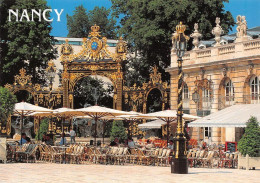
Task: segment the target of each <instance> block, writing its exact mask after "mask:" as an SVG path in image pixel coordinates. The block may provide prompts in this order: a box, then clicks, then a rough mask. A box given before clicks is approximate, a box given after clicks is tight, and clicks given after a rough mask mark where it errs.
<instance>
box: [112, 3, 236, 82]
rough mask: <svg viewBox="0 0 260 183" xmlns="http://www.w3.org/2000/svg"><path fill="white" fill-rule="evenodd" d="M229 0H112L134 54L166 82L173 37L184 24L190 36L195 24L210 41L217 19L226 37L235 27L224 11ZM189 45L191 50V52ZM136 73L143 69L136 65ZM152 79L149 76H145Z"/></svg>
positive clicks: (122, 32)
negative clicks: (155, 69)
mask: <svg viewBox="0 0 260 183" xmlns="http://www.w3.org/2000/svg"><path fill="white" fill-rule="evenodd" d="M224 2H228V0H214V1H212V0H196V1H190V0H174V1H173V0H142V1H136V0H129V1H124V0H112V8H113V10H114V15H115V16H117V17H119V15H120V16H123V18H121V21H120V23H121V25H122V27H121V28H120V29H119V33H120V34H122V35H124V37H125V39H126V40H127V41H128V43H129V44H130V46H131V47H132V48H133V51H138V54H139V55H140V57H141V58H142V59H141V60H142V62H145V63H148V64H147V65H145V64H143V65H144V66H146V68H145V70H149V69H150V68H151V67H152V66H153V65H157V66H158V67H159V71H160V72H162V73H163V80H169V75H168V74H166V73H165V71H164V68H166V67H168V66H169V65H170V53H171V52H170V51H171V47H172V40H171V37H172V33H173V32H174V31H175V27H176V25H177V24H179V22H180V21H182V22H183V23H184V24H186V25H187V29H186V32H185V33H186V34H187V35H190V34H191V33H192V31H193V27H194V24H195V23H199V28H200V32H201V33H202V35H203V36H204V37H203V39H210V38H212V37H213V35H212V34H211V30H212V28H213V27H214V26H215V20H216V17H220V18H221V26H222V28H223V29H224V31H225V33H227V32H228V30H230V29H231V26H233V25H234V24H235V22H234V20H233V17H232V15H231V13H230V12H229V11H225V10H224ZM191 41H192V40H190V42H189V45H190V46H189V49H190V48H191ZM134 69H135V70H136V71H138V70H140V69H141V68H140V67H139V65H136V67H135V68H134ZM141 74H142V76H143V77H144V78H148V75H147V72H142V73H141Z"/></svg>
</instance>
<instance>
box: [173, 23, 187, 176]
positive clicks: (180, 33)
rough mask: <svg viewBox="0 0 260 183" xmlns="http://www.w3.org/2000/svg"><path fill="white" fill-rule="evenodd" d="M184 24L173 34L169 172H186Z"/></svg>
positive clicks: (178, 26)
mask: <svg viewBox="0 0 260 183" xmlns="http://www.w3.org/2000/svg"><path fill="white" fill-rule="evenodd" d="M185 29H186V26H185V25H183V24H182V22H180V24H179V25H177V26H176V32H175V33H174V34H173V38H172V39H173V44H174V45H173V46H174V49H175V51H176V54H177V56H178V60H177V62H178V101H177V102H178V103H177V107H178V109H177V133H176V137H175V138H174V141H175V145H174V156H173V162H172V165H171V173H178V174H187V173H188V160H187V156H186V138H185V136H184V122H183V118H182V115H183V112H182V104H183V101H182V90H183V71H182V62H183V60H182V57H183V56H184V53H185V51H186V48H187V41H188V40H189V37H188V36H186V35H185V34H184V31H185Z"/></svg>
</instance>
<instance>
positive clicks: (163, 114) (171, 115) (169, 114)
mask: <svg viewBox="0 0 260 183" xmlns="http://www.w3.org/2000/svg"><path fill="white" fill-rule="evenodd" d="M140 117H143V118H145V119H152V118H153V117H156V118H158V119H161V120H162V121H165V122H166V123H167V144H168V141H169V124H170V123H171V122H173V121H176V119H177V111H176V110H164V111H159V112H153V113H148V114H143V115H140ZM182 117H183V119H186V120H195V119H199V118H200V117H198V116H193V115H189V114H183V116H182Z"/></svg>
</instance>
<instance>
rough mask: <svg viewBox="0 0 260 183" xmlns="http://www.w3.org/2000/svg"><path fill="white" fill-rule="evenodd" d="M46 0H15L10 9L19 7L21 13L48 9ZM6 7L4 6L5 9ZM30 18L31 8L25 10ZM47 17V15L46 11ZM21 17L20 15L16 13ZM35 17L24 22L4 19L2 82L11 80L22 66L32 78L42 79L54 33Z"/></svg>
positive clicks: (52, 44)
mask: <svg viewBox="0 0 260 183" xmlns="http://www.w3.org/2000/svg"><path fill="white" fill-rule="evenodd" d="M48 8H49V7H48V6H47V4H46V1H45V0H35V1H31V0H16V1H15V4H14V5H13V6H11V8H10V9H18V11H19V12H20V16H21V13H22V11H23V10H24V9H27V10H31V9H42V10H44V9H48ZM5 11H7V10H5ZM28 15H29V17H30V18H31V11H28ZM47 17H50V15H49V14H48V15H47ZM19 18H20V17H19ZM41 19H42V21H39V20H38V17H37V16H35V17H34V21H30V22H27V19H26V18H23V21H22V22H20V21H15V16H12V21H10V22H9V21H8V19H6V20H5V25H4V28H5V29H6V31H7V40H6V41H8V50H7V54H6V56H5V58H4V64H3V71H4V73H5V77H4V78H5V79H6V80H5V82H8V83H12V80H13V74H14V73H17V72H18V71H19V69H21V68H23V67H24V68H25V69H26V70H27V72H28V74H31V75H32V76H33V77H32V80H33V82H43V81H44V80H45V76H44V70H43V69H44V68H45V67H46V63H47V61H48V60H50V59H53V58H55V55H54V54H55V50H54V49H53V46H54V37H53V36H50V32H51V29H52V27H51V23H50V22H47V21H43V17H41Z"/></svg>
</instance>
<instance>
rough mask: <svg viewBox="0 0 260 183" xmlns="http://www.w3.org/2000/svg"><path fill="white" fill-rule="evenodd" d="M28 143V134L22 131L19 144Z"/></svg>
mask: <svg viewBox="0 0 260 183" xmlns="http://www.w3.org/2000/svg"><path fill="white" fill-rule="evenodd" d="M26 143H27V140H26V134H25V133H22V139H21V140H20V142H19V144H20V145H23V144H26Z"/></svg>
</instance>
